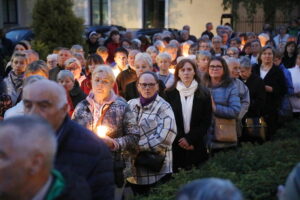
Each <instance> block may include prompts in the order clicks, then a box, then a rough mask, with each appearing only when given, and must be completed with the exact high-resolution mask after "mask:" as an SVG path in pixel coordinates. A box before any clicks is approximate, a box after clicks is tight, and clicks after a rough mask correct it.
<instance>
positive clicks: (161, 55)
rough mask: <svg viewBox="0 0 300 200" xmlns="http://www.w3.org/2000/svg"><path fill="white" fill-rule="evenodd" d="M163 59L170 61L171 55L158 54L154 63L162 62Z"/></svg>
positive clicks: (165, 53)
mask: <svg viewBox="0 0 300 200" xmlns="http://www.w3.org/2000/svg"><path fill="white" fill-rule="evenodd" d="M163 59H168V60H170V61H172V57H171V55H170V54H169V53H167V52H162V53H159V54H158V55H157V56H156V62H159V61H160V60H163Z"/></svg>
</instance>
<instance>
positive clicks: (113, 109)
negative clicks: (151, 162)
mask: <svg viewBox="0 0 300 200" xmlns="http://www.w3.org/2000/svg"><path fill="white" fill-rule="evenodd" d="M114 82H115V76H114V74H113V71H112V69H111V67H109V66H106V65H98V66H97V67H96V68H95V69H94V71H93V72H92V90H91V92H90V93H89V95H88V96H87V98H86V99H85V100H83V101H81V102H80V103H79V104H78V105H77V106H76V108H75V110H74V113H73V116H72V119H73V120H75V121H77V122H78V123H79V124H81V125H83V126H85V127H86V128H88V129H90V130H91V131H93V132H94V133H96V134H97V135H98V136H99V137H101V138H102V139H103V141H104V142H105V143H106V144H107V145H108V147H109V148H110V149H111V151H112V153H113V157H114V167H115V169H114V170H115V181H116V184H117V186H118V187H122V185H123V181H124V178H123V177H124V176H123V175H125V176H127V175H128V172H129V168H130V166H128V165H127V168H126V169H125V170H124V173H123V168H124V167H125V166H124V164H125V160H126V161H127V159H129V157H130V156H129V155H130V152H132V151H134V150H135V147H136V146H137V142H138V140H139V129H138V126H137V124H136V121H135V116H134V115H133V113H132V111H131V110H130V109H129V106H128V104H127V102H126V101H125V100H124V99H123V98H121V97H119V96H117V95H116V94H115V92H114V91H113V85H114Z"/></svg>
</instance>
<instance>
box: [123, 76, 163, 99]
mask: <svg viewBox="0 0 300 200" xmlns="http://www.w3.org/2000/svg"><path fill="white" fill-rule="evenodd" d="M158 84H159V91H158V94H159V96H161V97H162V98H164V99H165V89H166V86H165V84H164V83H163V82H162V81H161V80H159V82H158ZM138 97H139V92H138V90H137V88H136V81H134V82H131V83H129V84H128V85H127V86H126V90H125V94H124V98H125V99H126V101H129V100H131V99H135V98H138Z"/></svg>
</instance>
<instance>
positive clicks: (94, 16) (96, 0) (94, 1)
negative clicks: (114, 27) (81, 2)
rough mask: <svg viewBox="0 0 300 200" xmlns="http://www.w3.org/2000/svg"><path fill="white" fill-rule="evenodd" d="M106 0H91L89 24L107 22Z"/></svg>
mask: <svg viewBox="0 0 300 200" xmlns="http://www.w3.org/2000/svg"><path fill="white" fill-rule="evenodd" d="M108 1H109V0H91V24H92V25H103V24H108Z"/></svg>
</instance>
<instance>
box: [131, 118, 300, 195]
mask: <svg viewBox="0 0 300 200" xmlns="http://www.w3.org/2000/svg"><path fill="white" fill-rule="evenodd" d="M274 138H275V139H274V140H273V141H270V142H266V143H264V144H263V145H258V144H251V143H243V144H242V147H240V148H238V149H237V150H232V151H227V152H220V153H217V154H216V155H215V156H214V157H213V158H211V159H210V160H209V161H207V162H206V163H205V164H204V165H203V166H202V167H200V168H199V169H193V170H191V171H181V172H179V173H178V174H175V175H174V176H173V180H171V181H170V182H168V183H167V184H164V185H159V186H158V187H157V188H155V189H154V190H153V191H152V192H151V195H150V196H149V197H137V198H136V199H143V200H167V199H174V198H175V195H176V192H177V191H178V189H179V188H180V187H181V186H182V185H184V184H186V183H188V182H190V181H192V180H195V179H199V178H205V177H219V178H224V179H230V180H231V181H232V182H233V183H234V184H235V185H236V186H237V187H238V188H239V189H240V190H241V191H242V193H243V195H244V197H245V199H246V200H265V199H269V200H272V199H274V200H275V199H277V198H276V191H277V186H278V185H280V184H283V183H285V180H286V177H287V176H288V174H289V172H290V171H291V170H292V168H293V166H295V164H296V163H298V162H299V161H300V154H299V150H300V148H299V147H300V145H299V144H300V123H299V121H294V122H291V123H289V124H287V125H286V128H284V129H281V130H280V131H278V132H277V134H276V135H275V137H274Z"/></svg>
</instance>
